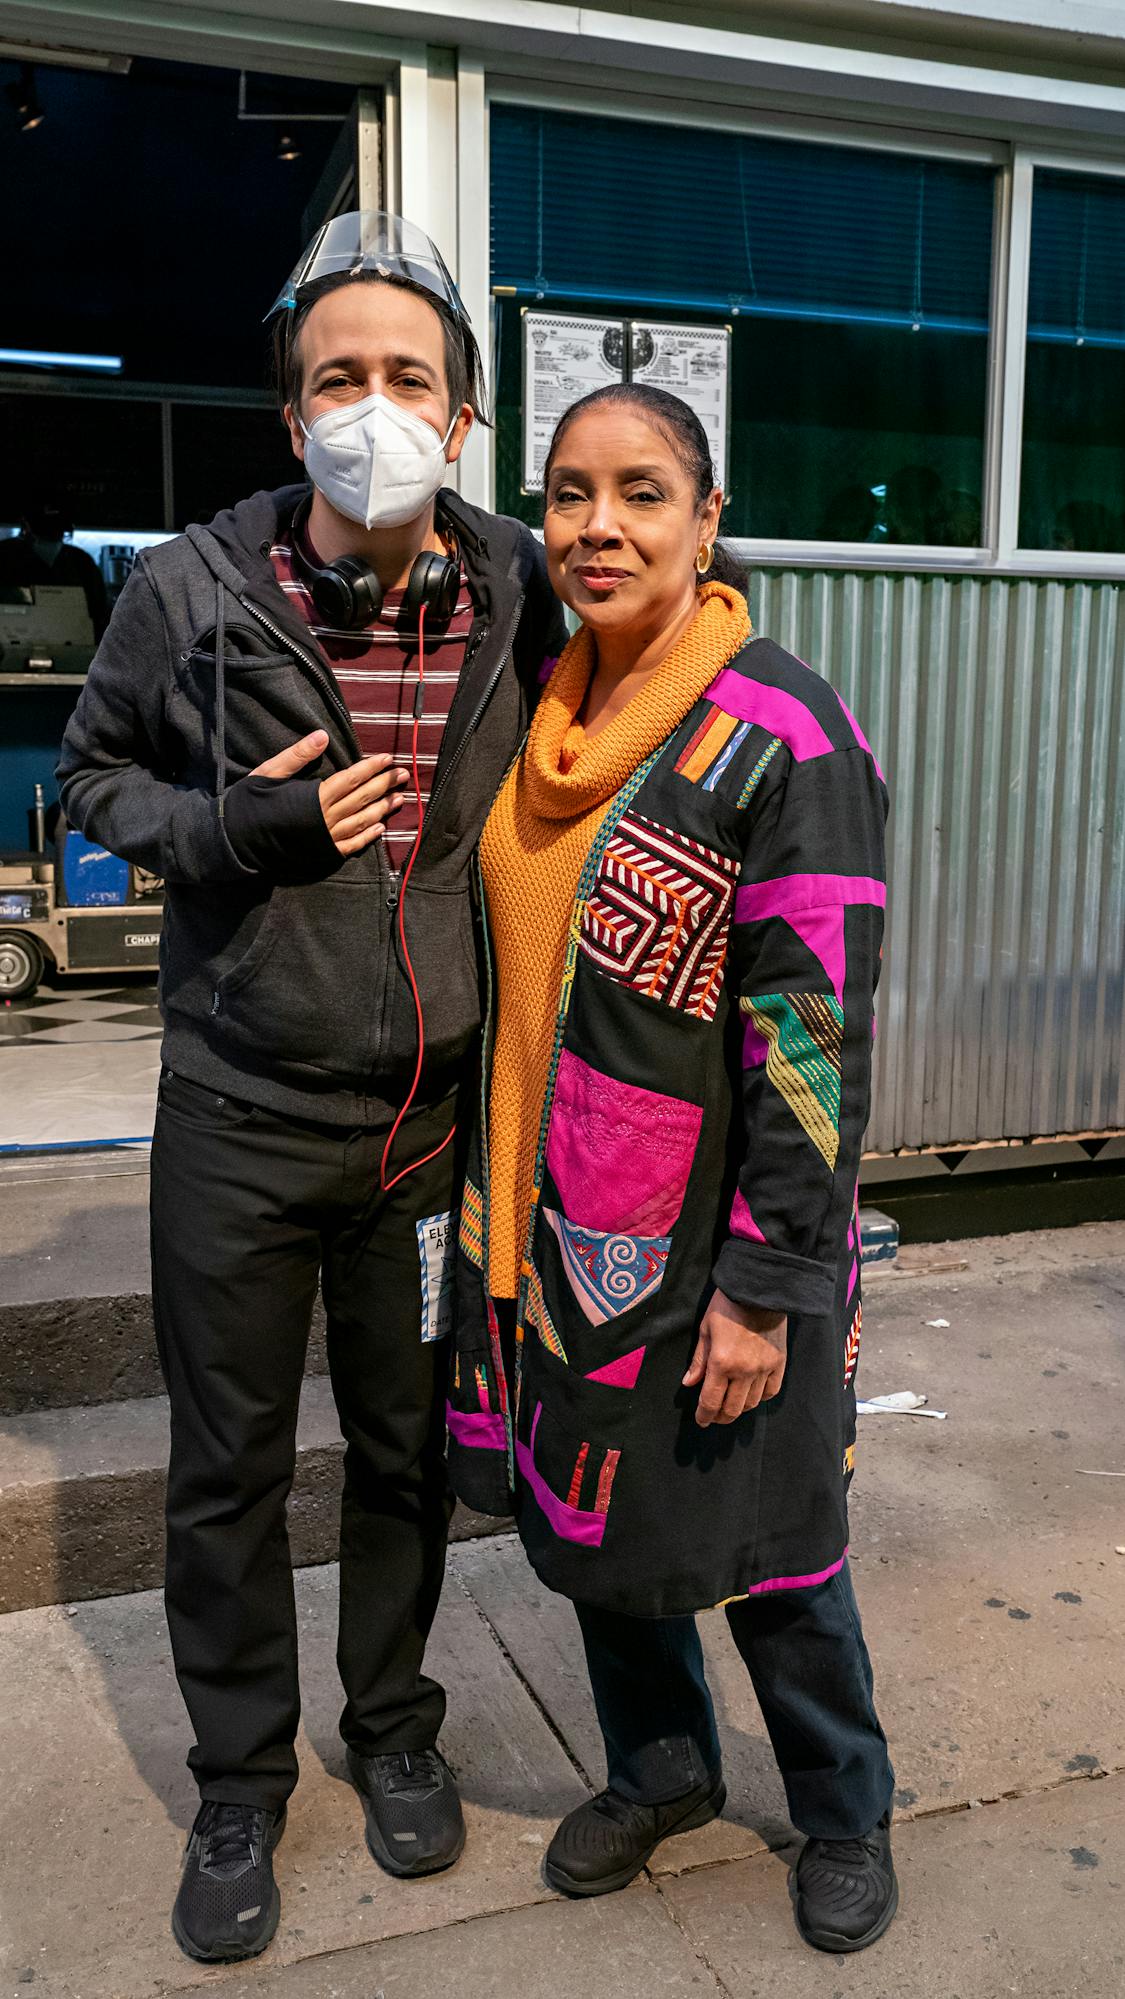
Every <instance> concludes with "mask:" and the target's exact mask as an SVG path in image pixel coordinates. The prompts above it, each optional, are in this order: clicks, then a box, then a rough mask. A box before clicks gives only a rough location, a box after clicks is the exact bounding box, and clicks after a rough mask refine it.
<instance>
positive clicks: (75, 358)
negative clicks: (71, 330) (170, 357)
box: [0, 347, 123, 375]
mask: <svg viewBox="0 0 1125 1999" xmlns="http://www.w3.org/2000/svg"><path fill="white" fill-rule="evenodd" d="M5 364H7V365H8V366H9V367H16V368H92V369H94V370H96V371H97V372H98V373H99V374H103V375H119V374H120V373H121V369H122V365H123V363H122V359H121V356H120V354H63V353H56V352H55V351H54V350H53V349H52V348H47V347H0V367H2V366H4V365H5Z"/></svg>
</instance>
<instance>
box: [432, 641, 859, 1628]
mask: <svg viewBox="0 0 1125 1999" xmlns="http://www.w3.org/2000/svg"><path fill="white" fill-rule="evenodd" d="M886 811H887V794H886V789H885V786H884V783H883V779H882V776H881V773H880V771H879V769H878V766H877V764H876V762H875V759H874V757H873V755H872V753H871V750H870V748H869V746H868V745H867V743H866V741H865V739H864V737H863V734H862V732H861V730H860V729H859V727H858V725H857V724H856V722H855V721H854V719H853V718H852V716H851V715H850V714H849V712H848V710H847V709H846V708H845V707H844V705H843V703H842V702H841V701H840V700H839V698H838V697H837V695H836V694H835V693H834V692H833V690H832V689H831V688H830V687H829V686H828V685H827V683H826V682H825V681H823V680H822V679H821V678H820V677H819V676H818V675H817V674H815V673H814V672H812V671H811V669H810V668H809V667H807V666H805V665H804V664H802V662H801V661H799V660H797V659H794V658H793V657H792V656H791V655H789V654H788V653H786V652H784V651H783V650H782V649H781V648H780V647H779V646H777V645H774V644H773V643H772V642H771V641H769V640H767V639H754V640H751V642H750V643H749V644H748V645H747V646H746V647H745V648H744V650H743V651H742V652H741V653H740V654H739V655H738V656H737V658H736V659H734V660H733V661H732V662H731V664H730V665H729V666H727V667H726V668H724V669H723V671H722V672H721V673H720V674H719V675H718V677H717V679H716V680H715V681H714V683H713V684H712V686H711V687H710V688H709V689H708V691H707V694H706V695H705V696H704V698H703V699H702V700H701V701H700V702H699V703H697V705H696V707H695V708H694V709H693V710H692V712H691V714H690V715H689V716H688V717H687V719H686V721H684V722H683V723H682V724H681V726H680V727H679V728H678V729H676V730H675V732H674V733H673V734H672V736H671V737H669V739H668V741H667V742H666V743H665V744H664V745H663V746H662V747H661V748H660V749H659V750H657V751H656V752H655V754H654V755H653V756H651V757H650V758H648V759H647V760H646V762H645V763H644V764H643V765H642V766H641V767H640V769H639V770H638V771H637V772H636V773H635V774H634V776H633V778H631V779H630V781H629V782H628V784H626V785H625V786H624V787H623V788H622V790H621V791H620V792H619V793H618V794H617V795H616V797H615V799H614V801H613V803H612V805H611V807H610V810H609V813H608V815H607V817H606V819H605V821H604V822H603V824H602V826H601V828H600V829H599V832H598V834H597V836H596V837H595V839H594V841H593V844H592V846H591V848H590V851H589V854H588V856H587V860H586V864H585V867H584V869H583V873H582V876H581V879H580V882H579V886H578V892H577V896H576V899H575V906H574V912H573V917H572V923H571V930H570V938H569V943H568V948H567V958H566V967H565V971H564V976H563V982H562V991H561V994H560V998H559V1011H558V1020H557V1025H556V1033H555V1042H554V1049H553V1054H552V1059H551V1066H550V1072H549V1080H548V1089H547V1095H546V1101H545V1103H544V1107H543V1120H542V1126H541V1134H540V1143H539V1154H538V1160H537V1168H536V1194H535V1200H534V1207H533V1217H532V1225H531V1228H530V1231H529V1240H528V1245H527V1251H526V1255H525V1259H524V1271H523V1279H522V1282H521V1287H520V1297H519V1301H518V1307H517V1341H516V1353H515V1358H514V1362H513V1361H512V1359H511V1356H509V1357H508V1361H507V1363H506V1362H505V1357H504V1355H503V1354H502V1351H501V1346H502V1342H501V1339H500V1334H499V1329H498V1326H497V1319H496V1313H495V1310H494V1307H493V1305H492V1302H491V1300H490V1299H489V1297H488V1295H487V1291H486V1287H485V1283H484V1278H483V1264H484V1260H485V1259H484V1245H485V1244H486V1243H487V1240H488V1234H487V1230H488V1163H487V1162H488V1131H487V1118H486V1115H485V1112H486V1107H487V1103H488V1068H487V1061H486V1066H485V1074H484V1083H483V1090H482V1118H481V1124H480V1129H479V1130H478V1132H477V1133H476V1135H475V1137H474V1141H473V1145H472V1151H471V1157H470V1164H469V1179H468V1183H467V1186H466V1190H465V1197H464V1203H463V1207H462V1214H461V1226H460V1237H459V1244H458V1250H457V1258H456V1320H457V1335H456V1355H455V1362H454V1372H453V1382H452V1386H451V1391H450V1408H449V1429H450V1465H451V1470H452V1474H453V1480H454V1484H455V1487H456V1489H457V1491H458V1493H459V1494H460V1496H461V1497H462V1498H463V1499H464V1500H465V1501H466V1502H467V1504H469V1505H470V1506H473V1507H476V1508H478V1509H479V1510H481V1511H483V1512H487V1513H494V1514H503V1513H508V1512H514V1513H515V1515H516V1518H517V1522H518V1526H519V1531H520V1535H521V1537H522V1539H523V1542H524V1545H525V1547H526V1549H527V1552H528V1555H529V1557H530V1559H531V1562H532V1564H533V1566H534V1568H535V1570H536V1572H537V1573H538V1575H539V1576H540V1577H541V1578H542V1580H543V1582H544V1583H546V1584H547V1585H548V1587H550V1588H551V1589H555V1590H558V1591H560V1592H561V1593H562V1594H563V1595H565V1596H569V1597H572V1598H575V1599H577V1600H579V1601H584V1602H587V1603H593V1604H599V1605H604V1606H607V1607H612V1608H614V1609H616V1610H620V1611H624V1612H627V1613H631V1614H633V1615H637V1616H668V1615H677V1614H681V1613H687V1612H692V1611H696V1610H699V1609H702V1608H704V1607H706V1606H708V1605H711V1604H715V1603H719V1602H722V1601H724V1600H726V1599H728V1598H731V1597H737V1596H745V1595H748V1594H752V1593H756V1592H762V1591H767V1590H777V1589H786V1588H793V1587H797V1586H801V1585H807V1584H809V1583H812V1582H815V1581H819V1580H822V1579H824V1578H827V1577H828V1576H830V1575H831V1574H833V1573H834V1572H835V1571H836V1570H837V1569H838V1568H839V1567H840V1566H841V1564H842V1563H843V1561H844V1558H845V1554H846V1550H847V1538H848V1531H847V1490H848V1485H849V1482H850V1478H851V1472H852V1466H853V1461H854V1450H855V1392H854V1375H855V1365H856V1358H857V1352H858V1344H859V1327H860V1284H859V1236H858V1221H857V1178H858V1171H859V1158H860V1144H861V1139H862V1135H863V1130H864V1127H865V1125H866V1122H867V1116H868V1110H869V1100H870V1071H871V1044H872V1035H873V1013H872V1002H873V996H874V991H875V985H876V981H877V978H878V972H879V962H880V948H881V939H882V929H883V906H884V903H885V888H884V880H885V872H884V850H883V836H884V826H885V821H886ZM528 921H529V923H533V922H534V921H535V912H534V911H533V910H529V911H528ZM716 1286H718V1287H720V1288H721V1289H722V1290H723V1291H724V1292H726V1293H727V1295H728V1296H729V1297H730V1298H732V1299H734V1300H736V1301H737V1302H739V1303H741V1304H744V1305H754V1306H761V1307H772V1308H774V1309H775V1310H778V1311H783V1312H785V1313H787V1314H788V1316H789V1345H788V1363H787V1367H786V1373H785V1379H784V1382H783V1384H782V1388H781V1391H780V1393H779V1394H778V1395H777V1396H776V1397H775V1398H774V1399H773V1400H771V1401H770V1402H768V1403H764V1404H763V1405H762V1406H761V1407H759V1408H758V1409H755V1410H753V1411H750V1412H748V1413H747V1414H745V1415H743V1416H741V1417H740V1418H739V1419H738V1420H737V1421H736V1422H735V1423H733V1424H731V1425H726V1426H712V1427H710V1428H708V1429H701V1428H700V1427H699V1426H698V1425H697V1423H696V1421H695V1410H696V1403H697V1399H698V1391H697V1390H695V1389H690V1390H689V1389H686V1388H685V1387H684V1386H683V1385H682V1377H683V1375H684V1373H685V1371H686V1368H687V1365H688V1362H689V1360H690V1358H691V1355H692V1352H693V1349H694V1345H695V1341H696V1335H697V1331H698V1328H699V1324H700V1320H701V1318H702V1315H703V1313H704V1312H705V1310H706V1307H707V1303H708V1300H709V1298H710V1296H711V1293H712V1291H713V1289H714V1288H715V1287H716Z"/></svg>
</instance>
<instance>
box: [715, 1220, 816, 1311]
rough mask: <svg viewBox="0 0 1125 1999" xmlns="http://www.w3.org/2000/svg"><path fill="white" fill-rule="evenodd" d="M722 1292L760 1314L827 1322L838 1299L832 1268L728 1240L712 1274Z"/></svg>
mask: <svg viewBox="0 0 1125 1999" xmlns="http://www.w3.org/2000/svg"><path fill="white" fill-rule="evenodd" d="M711 1275H712V1277H713V1278H714V1281H715V1283H716V1285H717V1286H718V1288H719V1290H720V1291H725V1292H726V1295H727V1297H728V1298H731V1299H733V1301H734V1303H735V1304H736V1305H748V1306H758V1307H759V1308H760V1309H761V1310H763V1311H773V1312H804V1313H807V1314H808V1315H809V1316H810V1317H812V1318H818V1319H820V1318H826V1317H827V1316H828V1314H829V1313H830V1312H831V1310H832V1307H833V1304H834V1303H835V1298H836V1266H835V1264H832V1263H814V1262H813V1261H812V1259H811V1258H809V1257H805V1256H791V1255H790V1254H789V1252H788V1251H787V1250H784V1249H771V1248H770V1247H769V1244H768V1243H760V1242H748V1241H747V1240H746V1238H745V1237H744V1236H728V1237H727V1240H726V1242H725V1243H724V1244H723V1247H722V1249H721V1250H720V1251H719V1255H718V1258H717V1260H716V1263H715V1267H714V1270H713V1271H712V1273H711Z"/></svg>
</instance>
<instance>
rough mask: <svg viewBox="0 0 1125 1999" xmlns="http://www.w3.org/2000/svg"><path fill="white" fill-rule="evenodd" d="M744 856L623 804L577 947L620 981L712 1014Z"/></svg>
mask: <svg viewBox="0 0 1125 1999" xmlns="http://www.w3.org/2000/svg"><path fill="white" fill-rule="evenodd" d="M737 873H738V862H737V860H735V859H734V858H733V857H732V856H730V855H728V854H720V853H719V852H718V851H717V850H716V849H715V848H714V847H706V846H704V845H703V844H702V842H700V841H698V840H689V839H687V838H685V837H684V835H683V834H680V833H672V832H669V830H668V829H667V827H664V826H658V825H656V824H655V823H654V822H653V821H652V820H651V819H644V818H642V817H641V816H640V814H639V813H626V814H624V815H623V816H622V818H621V820H620V821H619V823H618V825H617V828H616V830H615V831H614V833H613V835H612V837H611V838H610V840H609V841H608V843H607V845H606V850H605V854H604V856H603V859H602V864H601V867H600V868H599V870H598V876H597V880H596V881H595V883H594V885H593V888H592V890H591V893H590V896H589V898H588V900H587V902H586V904H585V906H584V908H583V911H582V931H581V938H580V949H581V950H582V951H583V952H584V953H585V955H586V956H587V957H588V958H590V959H592V961H593V963H594V964H595V965H596V966H597V967H598V970H599V971H601V972H605V973H607V974H608V976H609V977H610V978H611V979H615V980H617V982H618V983H619V984H620V985H624V986H629V987H631V988H632V989H633V990H634V991H635V992H641V993H645V994H647V996H648V997H649V998H650V999H657V1000H663V1001H664V1003H665V1005H667V1006H672V1007H676V1008H677V1009H679V1010H680V1011H681V1012H683V1013H690V1014H694V1015H695V1017H696V1018H697V1019H699V1020H705V1021H711V1020H713V1019H714V1018H715V1013H716V1011H717V1009H718V1004H719V989H720V985H721V982H722V975H723V966H724V964H725V962H726V953H727V934H728V929H729V918H730V909H731V902H732V900H733V896H734V885H735V877H736V875H737Z"/></svg>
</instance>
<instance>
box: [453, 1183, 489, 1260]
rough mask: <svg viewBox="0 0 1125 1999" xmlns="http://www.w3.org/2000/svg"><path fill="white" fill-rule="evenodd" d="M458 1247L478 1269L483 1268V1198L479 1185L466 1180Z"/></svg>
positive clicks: (462, 1197)
mask: <svg viewBox="0 0 1125 1999" xmlns="http://www.w3.org/2000/svg"><path fill="white" fill-rule="evenodd" d="M457 1244H458V1248H459V1249H460V1250H461V1253H462V1255H463V1256H467V1257H468V1259H469V1262H470V1263H474V1264H475V1265H476V1267H477V1269H478V1270H483V1269H484V1200H483V1197H482V1195H481V1191H480V1188H479V1187H474V1186H473V1183H472V1181H471V1180H466V1182H465V1188H464V1192H463V1194H462V1196H461V1228H460V1231H459V1234H458V1237H457Z"/></svg>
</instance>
